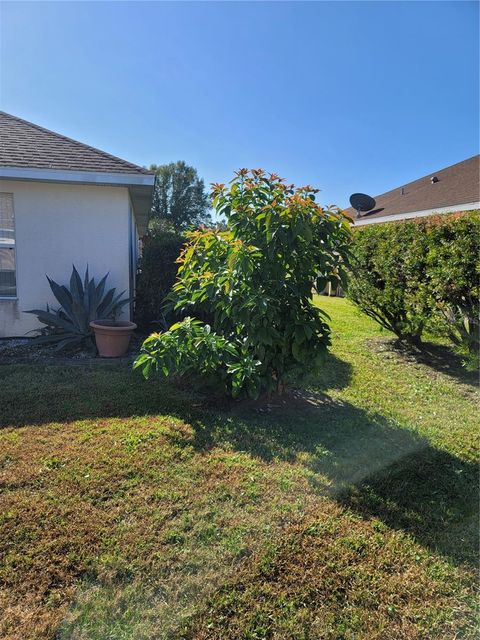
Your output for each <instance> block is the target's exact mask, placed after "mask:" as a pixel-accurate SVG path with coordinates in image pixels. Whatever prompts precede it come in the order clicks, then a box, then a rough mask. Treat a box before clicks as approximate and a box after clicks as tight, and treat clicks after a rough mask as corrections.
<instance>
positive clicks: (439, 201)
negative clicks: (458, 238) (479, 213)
mask: <svg viewBox="0 0 480 640" xmlns="http://www.w3.org/2000/svg"><path fill="white" fill-rule="evenodd" d="M375 201H376V206H375V209H373V210H372V211H369V212H368V213H365V214H362V216H361V217H360V218H357V212H356V211H355V210H354V209H352V208H349V209H346V210H345V213H346V214H347V215H348V216H349V217H350V218H352V219H354V220H355V226H358V225H365V224H374V223H380V222H392V221H394V220H407V219H409V218H421V217H425V216H431V215H433V214H442V213H452V212H454V211H469V210H471V209H478V208H480V156H478V155H477V156H474V157H473V158H469V159H468V160H463V162H458V163H457V164H454V165H452V166H451V167H447V168H446V169H441V170H440V171H436V172H434V173H429V174H428V175H427V176H424V177H423V178H420V179H419V180H414V181H413V182H409V183H408V184H405V185H403V186H400V187H398V188H397V189H393V190H392V191H387V193H382V195H379V196H375Z"/></svg>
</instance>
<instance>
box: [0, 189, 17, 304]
mask: <svg viewBox="0 0 480 640" xmlns="http://www.w3.org/2000/svg"><path fill="white" fill-rule="evenodd" d="M3 197H8V198H10V199H11V204H12V220H13V238H12V239H11V242H6V241H3V238H2V236H1V231H0V249H5V248H7V249H11V250H12V251H13V265H14V273H15V293H13V294H12V295H4V294H1V293H0V300H17V299H18V282H17V242H16V237H15V236H16V229H15V204H14V200H13V193H10V192H6V191H0V198H3Z"/></svg>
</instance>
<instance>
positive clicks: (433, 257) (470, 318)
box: [348, 211, 480, 359]
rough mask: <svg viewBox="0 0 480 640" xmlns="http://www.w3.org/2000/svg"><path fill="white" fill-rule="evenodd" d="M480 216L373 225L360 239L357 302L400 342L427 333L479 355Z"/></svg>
mask: <svg viewBox="0 0 480 640" xmlns="http://www.w3.org/2000/svg"><path fill="white" fill-rule="evenodd" d="M479 253H480V212H478V211H473V212H469V213H462V214H453V215H448V216H447V215H441V216H432V217H429V218H423V219H420V220H416V221H407V222H401V223H389V224H383V225H369V226H367V227H363V228H359V229H358V230H357V231H356V232H355V233H354V240H353V243H352V251H351V262H350V281H349V285H348V295H349V297H350V298H351V299H352V300H353V301H354V302H355V303H356V304H357V305H358V306H359V307H360V309H362V311H364V312H365V313H366V314H367V315H369V316H370V317H372V318H373V319H374V320H376V321H377V322H378V323H379V324H381V325H382V326H383V327H385V328H387V329H389V330H391V331H393V332H394V333H395V334H396V335H397V336H398V337H399V338H401V339H405V340H413V341H419V340H420V338H421V335H422V333H423V332H424V330H425V329H426V328H428V329H429V331H431V332H433V333H437V334H440V335H444V336H447V337H448V338H449V339H450V340H451V341H452V343H453V344H454V345H456V346H457V347H458V348H459V349H460V350H461V351H462V352H463V353H464V354H466V355H467V356H468V357H470V358H471V359H475V358H478V352H479V347H480V345H479V338H478V335H479V324H478V301H479V275H480V273H479V272H480V267H479V260H478V256H479Z"/></svg>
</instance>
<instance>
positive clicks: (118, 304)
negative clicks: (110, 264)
mask: <svg viewBox="0 0 480 640" xmlns="http://www.w3.org/2000/svg"><path fill="white" fill-rule="evenodd" d="M107 278H108V273H107V274H106V275H105V276H103V278H102V279H101V280H100V282H99V283H98V284H97V283H96V282H95V278H91V277H90V276H89V273H88V267H87V268H86V271H85V277H84V279H83V281H82V278H81V277H80V275H79V273H78V271H77V270H76V268H75V266H73V269H72V275H71V276H70V284H69V286H68V287H67V286H66V285H59V284H57V283H56V282H55V281H54V280H51V279H50V278H49V277H48V276H47V280H48V283H49V285H50V289H51V290H52V293H53V295H54V296H55V298H56V299H57V301H58V303H59V305H60V306H59V307H58V308H56V309H51V308H50V307H49V305H48V304H47V308H46V310H43V309H32V310H30V311H26V313H33V314H35V315H36V316H37V318H38V320H39V321H40V322H41V323H43V324H44V325H45V326H44V327H42V328H41V329H39V331H40V334H41V335H39V336H37V337H36V338H34V341H35V343H36V344H45V343H56V349H58V350H60V349H63V348H65V347H67V346H70V347H71V346H86V347H90V346H93V332H92V329H91V328H90V322H92V321H93V320H114V319H115V318H116V317H117V315H118V314H119V313H120V311H121V309H122V307H124V306H125V305H126V304H128V302H129V299H128V298H124V297H123V295H124V293H125V291H122V292H121V293H119V294H116V289H115V288H113V289H109V290H108V291H107V292H106V293H105V286H106V282H107Z"/></svg>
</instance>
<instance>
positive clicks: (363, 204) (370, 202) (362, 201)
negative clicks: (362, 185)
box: [350, 193, 377, 217]
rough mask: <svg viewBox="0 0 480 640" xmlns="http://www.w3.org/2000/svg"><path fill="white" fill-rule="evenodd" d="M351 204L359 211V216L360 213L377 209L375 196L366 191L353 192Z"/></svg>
mask: <svg viewBox="0 0 480 640" xmlns="http://www.w3.org/2000/svg"><path fill="white" fill-rule="evenodd" d="M350 204H351V205H352V207H353V208H354V209H355V211H356V212H357V214H358V217H360V214H362V213H366V212H367V211H371V210H372V209H375V206H376V204H377V203H376V202H375V199H374V198H372V197H371V196H367V194H366V193H352V195H351V196H350Z"/></svg>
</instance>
